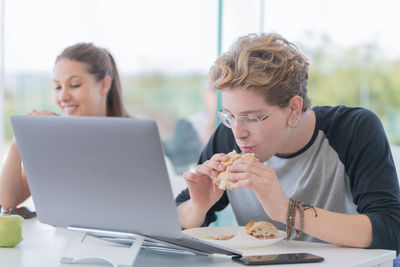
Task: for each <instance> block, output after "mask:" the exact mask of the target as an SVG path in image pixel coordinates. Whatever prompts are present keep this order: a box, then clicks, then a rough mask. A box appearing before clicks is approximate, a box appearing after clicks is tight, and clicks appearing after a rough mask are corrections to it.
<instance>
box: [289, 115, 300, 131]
mask: <svg viewBox="0 0 400 267" xmlns="http://www.w3.org/2000/svg"><path fill="white" fill-rule="evenodd" d="M288 125H289V127H290V128H296V127H297V125H299V120H298V119H297V117H296V115H294V114H293V113H292V114H290V116H289V120H288Z"/></svg>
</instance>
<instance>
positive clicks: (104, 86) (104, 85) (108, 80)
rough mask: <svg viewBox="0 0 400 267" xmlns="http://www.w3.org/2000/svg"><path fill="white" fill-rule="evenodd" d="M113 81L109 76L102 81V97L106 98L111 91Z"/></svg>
mask: <svg viewBox="0 0 400 267" xmlns="http://www.w3.org/2000/svg"><path fill="white" fill-rule="evenodd" d="M111 83H112V79H111V77H110V76H109V75H106V76H104V78H103V80H101V95H103V96H106V95H107V94H108V92H109V91H110V89H111Z"/></svg>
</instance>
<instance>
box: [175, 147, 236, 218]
mask: <svg viewBox="0 0 400 267" xmlns="http://www.w3.org/2000/svg"><path fill="white" fill-rule="evenodd" d="M227 160H229V157H228V156H227V155H225V154H215V155H214V156H212V158H211V159H210V160H207V161H205V162H204V163H203V164H201V165H198V166H197V167H196V169H195V171H194V172H185V173H184V174H183V177H184V178H185V180H186V182H187V185H188V189H189V193H190V199H191V201H192V203H193V205H194V206H195V208H197V209H198V210H200V211H203V212H204V211H205V212H207V211H208V210H209V209H210V208H211V207H212V206H213V205H214V204H215V203H216V202H217V201H218V200H219V199H220V198H221V197H222V194H223V193H224V191H223V190H221V189H219V188H218V186H215V185H214V184H213V181H212V180H211V178H210V177H217V175H218V173H219V172H221V171H224V170H225V166H224V165H223V164H222V163H221V162H224V161H227Z"/></svg>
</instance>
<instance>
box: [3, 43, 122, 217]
mask: <svg viewBox="0 0 400 267" xmlns="http://www.w3.org/2000/svg"><path fill="white" fill-rule="evenodd" d="M53 75H54V100H55V102H56V103H57V105H58V106H59V107H60V109H61V110H62V112H63V113H64V115H66V116H104V117H105V116H112V117H128V116H129V115H128V113H127V111H126V109H125V106H124V103H123V101H122V90H121V83H120V79H119V74H118V70H117V67H116V64H115V61H114V59H113V57H112V55H111V54H110V53H109V52H108V51H107V50H106V49H104V48H100V47H96V46H94V45H93V44H91V43H78V44H75V45H73V46H69V47H67V48H65V49H64V51H63V52H62V53H61V54H60V55H59V56H58V57H57V59H56V62H55V65H54V72H53ZM28 114H30V115H57V114H56V113H55V112H52V111H37V110H33V111H31V112H29V113H28ZM60 153H62V152H61V151H60ZM29 196H30V191H29V187H28V184H27V181H26V176H25V172H24V169H23V166H22V165H21V158H20V155H19V152H18V146H17V143H16V141H15V138H14V139H13V141H12V143H11V146H10V149H9V152H8V155H7V158H6V160H5V163H4V166H3V169H2V171H1V175H0V204H1V206H2V209H3V210H4V211H9V210H10V209H15V208H16V206H17V205H19V204H20V203H21V202H23V201H24V200H26V199H27V198H28V197H29Z"/></svg>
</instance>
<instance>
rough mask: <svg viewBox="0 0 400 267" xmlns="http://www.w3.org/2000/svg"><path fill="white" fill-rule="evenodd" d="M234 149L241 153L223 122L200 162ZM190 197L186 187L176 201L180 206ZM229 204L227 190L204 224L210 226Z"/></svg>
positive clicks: (208, 214) (204, 150)
mask: <svg viewBox="0 0 400 267" xmlns="http://www.w3.org/2000/svg"><path fill="white" fill-rule="evenodd" d="M233 149H235V150H236V152H238V153H240V149H239V147H238V146H237V144H236V142H235V138H234V136H233V134H232V131H231V130H230V129H229V128H227V127H225V126H224V125H223V124H221V125H219V126H218V127H217V129H216V130H215V132H214V134H213V135H212V136H211V138H210V140H209V141H208V143H207V145H206V146H205V148H204V149H203V151H202V153H201V155H200V159H199V161H198V164H202V163H203V162H205V161H207V160H208V159H210V158H211V157H212V156H213V155H214V154H216V153H229V152H231V151H232V150H233ZM189 199H190V194H189V190H188V189H187V188H186V189H185V190H183V191H182V192H181V193H180V194H179V195H178V196H177V197H176V199H175V202H176V205H177V206H178V205H180V204H182V203H183V202H185V201H187V200H189ZM228 204H229V199H228V196H227V194H226V192H224V194H223V195H222V197H221V198H220V200H218V201H217V203H215V204H214V206H212V207H211V209H210V210H209V211H208V212H207V215H206V218H205V221H204V224H203V225H202V226H208V225H209V224H210V223H212V222H214V221H215V220H216V219H217V215H216V214H215V213H216V212H217V211H221V210H223V209H224V208H225V207H226V206H228Z"/></svg>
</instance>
